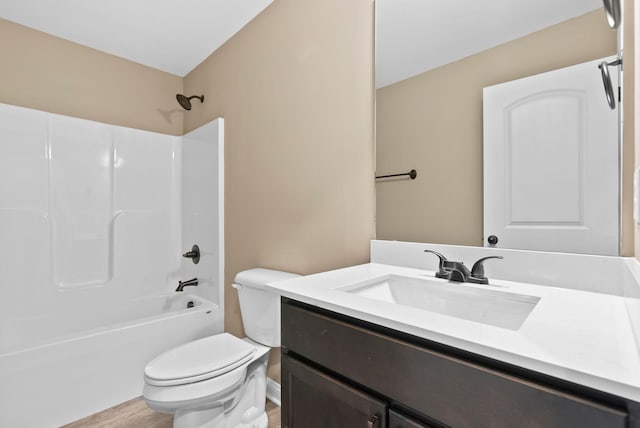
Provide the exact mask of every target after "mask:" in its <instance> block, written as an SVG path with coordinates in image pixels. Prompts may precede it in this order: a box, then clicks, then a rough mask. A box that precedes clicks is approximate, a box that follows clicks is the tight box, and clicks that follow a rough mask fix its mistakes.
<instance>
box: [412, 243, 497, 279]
mask: <svg viewBox="0 0 640 428" xmlns="http://www.w3.org/2000/svg"><path fill="white" fill-rule="evenodd" d="M424 252H425V253H431V254H435V255H436V256H438V259H439V263H438V272H436V278H443V279H448V280H449V281H454V282H471V283H474V284H489V279H488V278H487V277H486V276H484V262H485V260H488V259H501V258H502V256H488V257H483V258H481V259H480V260H478V261H477V262H475V263H474V264H473V267H472V268H471V271H469V268H468V267H466V266H465V264H464V263H463V262H455V261H452V260H447V258H446V257H445V256H443V255H442V254H440V253H438V252H437V251H432V250H424Z"/></svg>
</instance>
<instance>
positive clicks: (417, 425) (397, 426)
mask: <svg viewBox="0 0 640 428" xmlns="http://www.w3.org/2000/svg"><path fill="white" fill-rule="evenodd" d="M389 428H431V425H427V424H425V423H422V422H418V421H416V420H415V419H413V418H410V417H408V416H405V415H403V414H402V413H398V412H396V411H395V410H389Z"/></svg>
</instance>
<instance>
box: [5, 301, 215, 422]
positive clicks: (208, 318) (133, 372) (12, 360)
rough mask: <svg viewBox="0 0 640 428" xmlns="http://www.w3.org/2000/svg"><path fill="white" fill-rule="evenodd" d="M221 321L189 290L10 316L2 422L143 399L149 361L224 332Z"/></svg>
mask: <svg viewBox="0 0 640 428" xmlns="http://www.w3.org/2000/svg"><path fill="white" fill-rule="evenodd" d="M23 304H24V303H23ZM26 304H28V303H26ZM222 318H223V317H222V314H221V313H220V309H219V307H218V306H217V305H216V304H214V303H211V302H209V301H207V300H204V299H202V298H200V297H198V296H196V295H192V294H189V293H188V292H185V293H184V294H183V293H171V294H165V295H160V296H152V297H142V298H138V299H135V300H132V301H129V302H127V303H124V302H117V301H114V302H101V304H100V307H99V308H93V307H79V308H76V309H74V310H72V311H67V312H65V313H61V314H60V313H58V314H55V316H51V315H49V316H48V317H30V318H27V319H17V320H10V321H3V322H2V323H1V325H0V427H20V428H23V427H24V428H27V427H37V428H41V427H58V426H60V425H63V424H66V423H69V422H73V421H75V420H78V419H81V418H83V417H85V416H88V415H91V414H93V413H96V412H99V411H101V410H104V409H106V408H109V407H111V406H114V405H116V404H119V403H122V402H124V401H127V400H130V399H132V398H135V397H138V396H140V395H141V394H142V387H143V384H144V381H143V369H144V366H145V364H146V363H147V362H149V361H150V360H151V359H152V358H153V357H154V356H156V355H157V354H159V353H160V352H163V351H164V350H166V349H168V348H171V347H174V346H176V345H178V344H180V343H184V342H187V341H191V340H194V339H198V338H201V337H204V336H208V335H211V334H216V333H220V332H222V330H223V326H222ZM78 320H81V321H78ZM105 326H106V327H105Z"/></svg>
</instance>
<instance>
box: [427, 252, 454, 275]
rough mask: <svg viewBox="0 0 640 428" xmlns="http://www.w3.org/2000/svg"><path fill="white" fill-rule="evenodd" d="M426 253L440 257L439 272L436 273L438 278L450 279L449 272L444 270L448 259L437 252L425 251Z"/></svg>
mask: <svg viewBox="0 0 640 428" xmlns="http://www.w3.org/2000/svg"><path fill="white" fill-rule="evenodd" d="M424 252H425V253H431V254H435V255H436V256H438V259H439V262H438V272H437V273H436V277H437V278H444V279H448V278H449V272H447V270H446V269H445V268H444V266H445V264H446V262H447V258H446V257H445V256H443V255H442V254H440V253H439V252H437V251H433V250H424Z"/></svg>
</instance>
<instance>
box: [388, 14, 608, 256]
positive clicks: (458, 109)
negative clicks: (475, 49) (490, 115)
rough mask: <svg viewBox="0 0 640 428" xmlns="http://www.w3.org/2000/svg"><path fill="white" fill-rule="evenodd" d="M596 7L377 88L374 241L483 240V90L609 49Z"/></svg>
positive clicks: (479, 242)
mask: <svg viewBox="0 0 640 428" xmlns="http://www.w3.org/2000/svg"><path fill="white" fill-rule="evenodd" d="M615 53H616V35H615V32H614V31H611V30H610V29H609V27H608V26H607V24H606V20H605V18H604V14H603V12H602V11H601V10H597V11H594V12H591V13H588V14H586V15H583V16H581V17H577V18H575V19H572V20H569V21H566V22H564V23H561V24H558V25H555V26H553V27H549V28H547V29H545V30H542V31H539V32H537V33H533V34H531V35H528V36H526V37H523V38H520V39H517V40H514V41H512V42H509V43H506V44H504V45H500V46H498V47H495V48H492V49H489V50H486V51H484V52H481V53H478V54H476V55H473V56H470V57H467V58H464V59H462V60H460V61H456V62H453V63H451V64H448V65H445V66H443V67H440V68H437V69H434V70H432V71H428V72H426V73H424V74H421V75H419V76H416V77H413V78H411V79H407V80H404V81H402V82H399V83H397V84H394V85H391V86H387V87H385V88H382V89H379V90H378V91H377V100H376V104H377V118H376V121H377V125H376V133H377V135H376V138H377V141H376V145H377V174H388V173H395V172H398V171H404V170H409V169H412V168H415V169H416V170H417V171H418V177H417V179H416V180H414V181H408V180H402V181H394V182H379V183H378V184H377V185H376V191H377V194H376V228H377V238H378V239H397V240H406V241H418V242H435V243H449V244H460V245H482V88H483V87H485V86H490V85H495V84H497V83H501V82H506V81H509V80H514V79H518V78H521V77H525V76H528V75H532V74H536V73H541V72H545V71H549V70H553V69H557V68H561V67H566V66H569V65H573V64H577V63H581V62H585V61H589V60H592V59H596V58H600V57H604V56H607V55H614V54H615Z"/></svg>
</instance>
